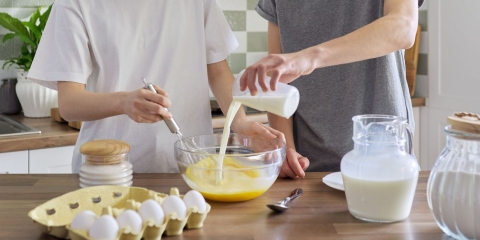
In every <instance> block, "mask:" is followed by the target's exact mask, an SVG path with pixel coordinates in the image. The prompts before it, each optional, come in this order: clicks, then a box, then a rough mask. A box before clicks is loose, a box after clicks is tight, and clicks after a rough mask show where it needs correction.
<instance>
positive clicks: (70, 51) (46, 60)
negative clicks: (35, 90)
mask: <svg viewBox="0 0 480 240" xmlns="http://www.w3.org/2000/svg"><path fill="white" fill-rule="evenodd" d="M91 72H92V59H91V54H90V48H89V38H88V35H87V32H86V30H85V25H84V24H83V21H82V17H81V15H80V14H79V12H77V11H75V10H74V9H72V8H69V7H66V6H63V5H59V4H57V3H56V4H55V5H54V6H53V8H52V11H51V13H50V17H49V19H48V22H47V25H46V26H45V30H44V32H43V35H42V40H41V41H40V44H39V46H38V49H37V52H36V54H35V58H34V60H33V63H32V66H31V68H30V70H29V72H28V78H29V79H30V80H32V81H34V82H36V83H38V84H40V85H43V86H45V87H48V88H51V89H54V90H57V82H58V81H69V82H77V83H82V84H86V83H87V80H88V77H89V76H90V74H91Z"/></svg>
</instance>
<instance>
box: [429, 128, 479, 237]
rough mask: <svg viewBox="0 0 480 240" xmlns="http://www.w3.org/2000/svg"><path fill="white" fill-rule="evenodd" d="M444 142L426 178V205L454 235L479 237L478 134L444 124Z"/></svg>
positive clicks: (445, 230) (448, 231)
mask: <svg viewBox="0 0 480 240" xmlns="http://www.w3.org/2000/svg"><path fill="white" fill-rule="evenodd" d="M445 133H446V135H447V144H446V146H445V148H444V149H443V151H442V152H441V154H440V156H439V157H438V159H437V161H436V163H435V165H434V167H433V169H432V171H431V173H430V177H429V179H428V185H427V198H428V206H429V208H430V211H431V212H432V214H433V216H434V218H435V221H436V222H437V224H438V226H439V227H440V228H441V229H442V230H443V231H444V232H445V233H446V234H448V235H450V236H452V237H454V238H456V239H480V134H477V133H470V132H464V131H459V130H455V129H453V128H452V126H447V127H446V128H445Z"/></svg>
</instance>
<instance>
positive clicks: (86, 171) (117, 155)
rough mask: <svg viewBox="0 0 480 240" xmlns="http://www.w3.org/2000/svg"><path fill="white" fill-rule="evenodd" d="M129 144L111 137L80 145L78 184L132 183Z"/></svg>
mask: <svg viewBox="0 0 480 240" xmlns="http://www.w3.org/2000/svg"><path fill="white" fill-rule="evenodd" d="M129 152H130V145H129V144H128V143H127V142H124V141H120V140H112V139H102V140H93V141H89V142H86V143H84V144H83V145H82V146H80V153H82V161H83V163H82V166H81V167H80V186H81V187H89V186H97V185H121V186H130V185H132V173H133V171H132V164H131V163H130V162H129V160H128V153H129Z"/></svg>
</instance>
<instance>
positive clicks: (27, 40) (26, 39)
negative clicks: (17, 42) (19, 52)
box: [15, 33, 37, 49]
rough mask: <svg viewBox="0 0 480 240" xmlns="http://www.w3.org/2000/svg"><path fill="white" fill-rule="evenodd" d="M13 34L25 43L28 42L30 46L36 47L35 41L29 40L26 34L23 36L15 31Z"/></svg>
mask: <svg viewBox="0 0 480 240" xmlns="http://www.w3.org/2000/svg"><path fill="white" fill-rule="evenodd" d="M15 36H18V37H19V38H20V39H21V40H22V41H24V42H25V43H28V44H30V46H32V48H35V49H37V44H36V43H35V42H33V41H32V40H30V38H28V37H27V36H24V35H21V34H18V33H16V34H15Z"/></svg>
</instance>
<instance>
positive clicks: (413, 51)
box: [405, 25, 422, 97]
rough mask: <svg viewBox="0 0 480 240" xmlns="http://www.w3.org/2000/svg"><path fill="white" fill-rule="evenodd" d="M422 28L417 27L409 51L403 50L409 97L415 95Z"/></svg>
mask: <svg viewBox="0 0 480 240" xmlns="http://www.w3.org/2000/svg"><path fill="white" fill-rule="evenodd" d="M421 32H422V27H421V26H420V25H418V28H417V34H416V36H415V43H414V44H413V46H412V47H411V48H409V49H406V50H405V67H406V68H407V84H408V89H409V90H410V96H411V97H413V94H414V93H415V84H416V81H417V66H418V52H419V49H420V33H421Z"/></svg>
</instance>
